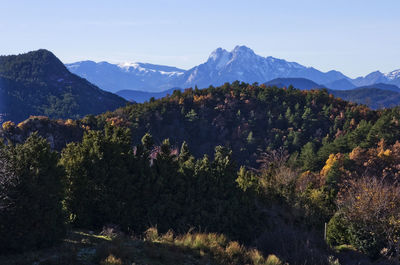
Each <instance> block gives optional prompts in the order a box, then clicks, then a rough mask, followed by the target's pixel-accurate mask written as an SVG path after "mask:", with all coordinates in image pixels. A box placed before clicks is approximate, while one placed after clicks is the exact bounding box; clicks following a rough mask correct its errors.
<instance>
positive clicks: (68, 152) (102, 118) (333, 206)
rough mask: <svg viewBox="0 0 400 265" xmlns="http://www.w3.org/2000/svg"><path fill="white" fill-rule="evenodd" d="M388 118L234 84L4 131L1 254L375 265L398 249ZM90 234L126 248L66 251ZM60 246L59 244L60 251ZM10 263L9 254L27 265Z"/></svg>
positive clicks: (395, 125) (397, 190)
mask: <svg viewBox="0 0 400 265" xmlns="http://www.w3.org/2000/svg"><path fill="white" fill-rule="evenodd" d="M399 120H400V109H399V108H393V109H387V110H379V111H374V110H371V109H369V108H367V107H365V106H362V105H357V104H353V103H349V102H346V101H343V100H341V99H337V98H334V97H333V96H332V95H331V94H329V93H328V91H327V90H324V89H323V90H311V91H309V90H307V91H305V90H298V89H294V88H293V87H288V88H285V89H280V88H277V87H267V86H265V85H256V84H253V85H251V84H247V83H239V82H234V83H232V84H229V83H227V84H225V85H223V86H220V87H212V86H211V87H209V88H207V89H204V90H199V89H194V90H193V89H186V90H185V91H183V92H182V91H179V90H176V91H174V93H173V94H172V95H170V96H167V97H164V98H162V99H158V100H151V101H149V102H145V103H142V104H132V105H128V106H125V107H122V108H119V109H117V110H115V111H113V112H108V113H105V114H101V115H98V116H93V115H89V116H86V117H85V118H83V119H81V120H76V121H71V120H67V121H61V120H57V121H54V120H49V119H48V118H43V117H37V118H31V119H29V120H28V121H25V122H23V123H20V124H19V125H18V126H16V125H14V124H11V123H4V124H3V130H2V136H3V138H4V139H5V140H6V141H5V143H4V144H2V145H0V162H1V163H0V166H1V170H0V177H1V179H2V180H4V181H2V182H0V205H1V206H2V207H0V227H7V229H0V238H1V240H0V255H5V254H7V253H11V252H14V253H21V252H24V251H27V250H34V249H36V248H42V249H46V248H47V247H50V246H54V248H55V249H58V250H59V251H60V253H61V254H60V255H67V257H68V258H71V259H73V258H76V257H77V256H78V257H79V255H78V254H79V253H86V254H88V255H89V256H90V255H91V256H92V257H93V256H94V258H96V259H97V260H96V261H95V262H94V263H95V264H107V263H105V262H106V259H109V261H110V262H111V260H113V262H117V261H116V260H120V261H118V262H119V263H120V264H121V263H122V264H124V262H128V261H129V262H136V261H137V262H138V263H139V264H140V262H144V263H146V262H147V263H146V264H152V263H151V262H155V264H157V262H159V263H158V264H163V263H162V262H164V264H165V263H167V264H168V262H170V258H171V255H170V254H171V252H170V250H171V251H176V253H178V254H177V256H176V257H177V258H178V259H175V260H174V261H171V263H173V262H175V264H179V262H180V261H182V260H183V261H185V262H186V260H187V258H188V259H190V260H192V258H194V259H195V260H194V261H193V263H194V264H196V263H195V262H197V261H198V260H196V257H198V256H192V255H191V254H189V253H200V256H202V257H204V259H205V260H206V261H207V262H208V261H209V263H211V264H213V263H212V262H213V261H215V262H216V264H252V263H251V262H250V260H251V259H250V260H249V258H251V257H255V258H257V262H258V263H257V262H255V264H263V263H262V261H263V260H265V258H263V257H268V255H270V254H274V255H276V256H277V257H278V258H279V259H280V260H281V261H282V262H284V263H285V262H287V263H288V264H292V265H300V264H319V265H331V264H338V262H340V264H349V265H350V264H371V263H372V264H387V263H385V262H387V261H390V260H394V258H393V256H392V253H397V251H400V249H397V248H396V246H397V245H391V244H392V243H391V242H392V241H391V240H392V238H394V239H395V240H398V239H400V236H399V235H398V234H397V232H396V231H399V230H398V229H400V225H399V223H398V222H393V220H398V219H399V218H400V215H399V212H400V211H399V209H400V204H399V201H400V198H399V195H398V194H400V186H399V185H398V184H397V183H398V181H399V170H398V164H399V163H400V144H399V143H398V142H397V140H398V139H399V137H400V123H399ZM34 131H37V133H33V134H32V132H34ZM43 138H45V139H43ZM11 143H12V144H11ZM54 150H56V151H54ZM1 174H2V175H1ZM21 190H23V191H24V192H19V191H21ZM370 191H372V192H370ZM204 198H206V199H204ZM376 212H379V213H380V215H379V219H376V218H377V217H376V214H375V213H376ZM325 223H327V227H328V228H327V229H328V230H327V239H326V240H324V238H323V234H324V233H323V231H324V224H325ZM55 224H57V225H55ZM65 224H67V225H65ZM110 224H111V225H110ZM154 226H156V227H157V229H158V231H159V232H158V231H157V233H156V232H155V230H154V229H150V231H151V233H150V234H149V237H147V235H148V234H147V233H148V232H146V231H149V230H148V229H149V227H154ZM32 227H35V229H34V230H32ZM107 227H109V228H110V229H108V228H107ZM386 227H389V228H390V229H387V230H385V229H386ZM102 228H103V230H104V231H105V233H106V232H107V231H108V230H110V231H111V230H112V229H115V230H119V231H122V233H125V234H126V235H128V236H131V239H127V238H125V239H121V240H122V241H121V240H119V239H117V240H116V241H115V243H116V244H117V245H113V244H109V243H107V242H105V244H101V245H100V246H99V248H97V245H92V247H89V246H87V245H85V244H87V243H89V245H91V243H90V242H92V240H96V239H94V238H91V236H89V237H86V236H85V237H86V239H85V240H83V241H82V239H84V238H81V239H80V241H79V240H78V241H75V239H76V237H78V238H79V237H80V236H79V235H78V236H76V233H75V232H74V231H97V232H98V231H101V230H102ZM21 231H23V232H24V233H22V236H18V237H16V236H15V234H16V233H17V232H21ZM32 231H34V232H32ZM173 231H175V232H173ZM187 231H189V232H188V233H187ZM379 231H386V232H385V233H380V232H379ZM204 232H207V233H204ZM378 232H379V233H378ZM71 233H73V234H75V236H74V235H72V237H71ZM158 233H160V234H158ZM89 234H90V233H89ZM94 234H96V232H94ZM161 234H162V235H161ZM192 234H193V235H194V236H193V237H192ZM44 235H46V237H44ZM141 235H144V236H143V237H144V241H142V240H141V238H143V237H142V236H141ZM160 235H161V236H160ZM210 235H211V236H210ZM216 235H220V236H216ZM103 236H104V234H103ZM146 237H147V238H146ZM215 237H217V238H226V241H225V240H224V242H226V244H225V243H224V244H222V245H221V244H219V243H218V242H215ZM43 238H46V240H43ZM74 238H75V239H74ZM138 238H139V239H140V240H137V239H138ZM365 238H368V240H365ZM229 241H237V243H232V244H231V243H229V244H228V242H229ZM61 242H64V243H66V244H67V245H68V244H72V246H71V245H70V246H69V247H68V248H67V253H66V254H65V253H64V254H63V248H62V249H61V250H60V249H59V247H60V246H63V245H62V244H64V243H61ZM74 242H75V243H74ZM76 242H77V243H76ZM79 242H81V243H79ZM118 242H119V243H118ZM121 242H122V243H121ZM152 243H155V244H154V245H153V244H152ZM74 244H76V245H75V246H74ZM81 244H83V245H81ZM118 244H119V245H118ZM146 244H150V245H151V247H150V248H149V249H148V250H149V251H148V252H146V251H145V252H142V251H139V252H137V251H138V249H140V248H141V246H146ZM182 244H183V245H184V246H185V248H183V249H182V248H180V246H182ZM131 245H134V246H136V247H135V248H131ZM209 246H211V247H209ZM81 248H83V249H86V250H82V251H81ZM88 248H90V249H88ZM251 248H255V249H254V250H253V249H251ZM68 249H70V250H71V252H69V250H68ZM161 249H167V250H166V251H165V252H163V253H164V254H165V256H163V255H164V254H157V255H156V256H152V254H151V253H154V252H156V253H160V251H161ZM193 249H195V252H192V250H193ZM58 250H57V251H58ZM184 250H187V251H189V253H188V255H184V256H182V253H183V251H184ZM199 250H200V252H196V251H199ZM214 250H215V251H217V252H213V251H214ZM43 251H45V250H43ZM97 251H99V252H97ZM25 253H29V252H25ZM39 253H42V252H39ZM99 253H100V254H99ZM185 253H186V252H185ZM201 253H202V254H201ZM214 253H217V258H218V259H214V257H215V256H213V255H214ZM226 253H230V254H228V255H227V256H225V254H226ZM246 253H247V254H246ZM257 253H258V254H257ZM86 254H82V255H86ZM21 255H23V256H22V257H20V256H18V254H17V256H12V258H15V259H16V260H18V259H19V258H21V259H23V260H24V259H25V260H29V256H26V254H21ZM35 255H36V254H35ZM39 255H41V254H39ZM111 255H112V256H111ZM149 255H150V256H149ZM160 255H162V256H160ZM160 257H162V259H163V260H162V261H160V260H159V258H160ZM221 257H222V258H223V260H222V262H220V260H219V258H221ZM0 258H7V256H5V257H4V256H3V257H0ZM48 258H50V259H52V258H54V256H50V257H48ZM231 259H233V260H236V261H237V260H239V261H238V262H237V263H235V262H234V261H232V260H231ZM63 260H69V259H62V260H61V261H59V263H57V261H55V263H54V264H63V263H62V261H63ZM243 260H247V261H243ZM102 261H103V263H101V262H102ZM375 261H377V262H379V263H376V262H375ZM188 262H189V261H188ZM200 264H202V263H201V262H200ZM203 264H204V263H203Z"/></svg>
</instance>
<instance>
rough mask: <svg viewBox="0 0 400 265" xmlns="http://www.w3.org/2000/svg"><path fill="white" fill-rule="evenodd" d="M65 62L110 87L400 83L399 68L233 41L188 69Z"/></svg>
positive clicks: (339, 86)
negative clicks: (345, 63)
mask: <svg viewBox="0 0 400 265" xmlns="http://www.w3.org/2000/svg"><path fill="white" fill-rule="evenodd" d="M66 66H67V68H68V69H69V70H70V71H71V72H73V73H75V74H77V75H79V76H81V77H84V78H86V79H87V80H89V81H90V82H92V83H94V84H96V85H97V86H99V87H100V88H102V89H105V90H107V91H111V92H117V91H121V90H139V91H147V92H162V91H165V90H168V89H171V88H172V87H181V88H188V87H195V86H198V87H199V88H206V87H208V86H210V85H213V86H219V85H223V84H224V83H226V82H233V81H236V80H238V81H243V82H247V83H254V82H258V83H264V82H266V81H268V80H273V79H276V78H305V79H309V80H311V81H313V82H315V83H317V84H323V86H325V87H328V88H330V89H338V90H348V89H353V88H356V87H361V86H370V85H373V84H377V83H384V84H391V85H396V86H400V69H399V70H395V71H392V72H390V73H381V72H379V71H376V72H372V73H370V74H368V75H367V76H364V77H358V78H355V79H351V78H349V77H347V76H345V75H344V74H342V73H341V72H338V71H334V70H332V71H329V72H321V71H319V70H317V69H315V68H313V67H306V66H304V65H301V64H299V63H296V62H288V61H286V60H283V59H278V58H274V57H271V56H268V57H263V56H260V55H257V54H256V53H255V52H254V51H253V50H252V49H250V48H248V47H246V46H236V47H235V48H234V49H233V50H232V51H227V50H225V49H222V48H218V49H216V50H214V51H213V52H212V53H211V54H210V56H209V57H208V59H207V61H206V62H204V63H202V64H200V65H197V66H195V67H193V68H191V69H189V70H183V69H179V68H176V67H171V66H163V65H154V64H146V63H123V64H110V63H107V62H100V63H96V62H93V61H81V62H76V63H71V64H66Z"/></svg>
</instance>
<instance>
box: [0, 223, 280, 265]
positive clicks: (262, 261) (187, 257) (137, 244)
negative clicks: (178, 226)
mask: <svg viewBox="0 0 400 265" xmlns="http://www.w3.org/2000/svg"><path fill="white" fill-rule="evenodd" d="M106 234H107V235H106ZM108 234H110V233H104V231H103V233H102V234H94V233H91V232H87V231H73V232H70V233H69V234H68V237H67V238H66V239H65V241H64V242H63V244H61V245H60V246H58V247H55V248H51V249H46V250H40V251H33V252H29V253H24V254H20V255H12V256H8V257H1V256H0V264H7V265H8V264H10V265H13V264H37V265H44V264H46V265H49V264H50V265H64V264H65V265H66V264H78V265H79V264H85V265H91V264H100V265H125V264H129V265H132V264H135V265H142V264H147V265H176V264H193V265H196V264H197V265H201V264H210V265H224V264H227V265H236V264H237V265H239V264H248V265H281V264H283V263H282V262H281V261H280V260H279V258H278V257H276V256H274V255H270V256H268V257H267V258H265V257H264V256H263V255H262V254H261V253H260V252H259V251H258V250H256V249H248V248H246V247H244V246H243V245H241V244H239V243H238V242H236V241H229V240H228V239H227V238H226V237H225V236H224V235H221V234H215V233H190V232H189V233H186V234H183V235H175V234H174V233H173V232H172V231H168V232H167V233H165V234H160V233H159V232H158V230H157V229H156V228H149V229H148V230H147V231H146V232H145V233H144V234H143V237H141V238H130V237H126V236H124V235H122V234H120V235H118V236H114V234H113V233H111V234H110V235H108Z"/></svg>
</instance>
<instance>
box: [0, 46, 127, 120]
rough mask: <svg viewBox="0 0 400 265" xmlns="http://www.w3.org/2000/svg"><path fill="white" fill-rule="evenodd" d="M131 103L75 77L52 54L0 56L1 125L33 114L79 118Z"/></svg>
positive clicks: (45, 51)
mask: <svg viewBox="0 0 400 265" xmlns="http://www.w3.org/2000/svg"><path fill="white" fill-rule="evenodd" d="M126 103H127V102H126V101H125V100H124V99H123V98H121V97H119V96H117V95H115V94H112V93H110V92H106V91H103V90H101V89H100V88H98V87H97V86H95V85H93V84H91V83H89V82H88V81H87V80H86V79H84V78H81V77H79V76H77V75H75V74H72V73H70V72H69V71H68V69H67V68H66V67H65V66H64V64H63V63H62V62H61V61H60V60H59V59H58V58H57V57H56V56H55V55H54V54H52V53H51V52H49V51H47V50H38V51H34V52H29V53H26V54H21V55H12V56H0V124H1V123H2V122H3V121H6V120H12V121H14V122H19V121H22V120H25V119H27V118H28V117H29V116H30V115H45V116H49V117H50V118H78V117H82V116H84V115H86V114H99V113H102V112H105V111H108V110H110V111H111V110H114V109H116V108H118V107H121V106H124V105H125V104H126Z"/></svg>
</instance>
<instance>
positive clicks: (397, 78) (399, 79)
mask: <svg viewBox="0 0 400 265" xmlns="http://www.w3.org/2000/svg"><path fill="white" fill-rule="evenodd" d="M352 83H353V84H354V85H356V86H358V87H360V86H370V85H373V84H377V83H385V84H391V85H396V86H400V69H399V70H395V71H392V72H389V73H381V72H380V71H375V72H372V73H370V74H368V75H366V76H364V77H358V78H356V79H353V80H352Z"/></svg>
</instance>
